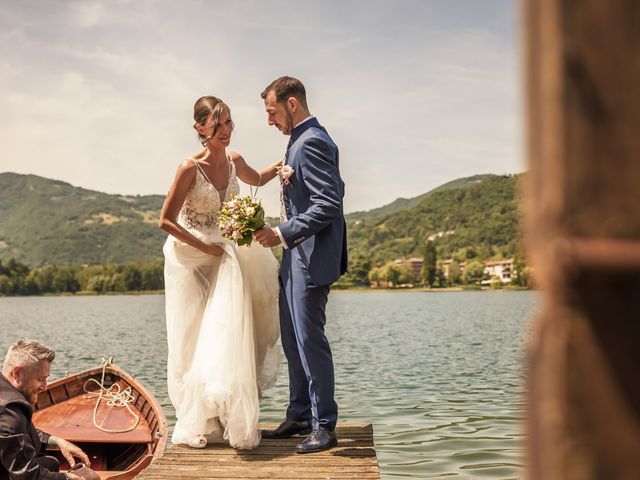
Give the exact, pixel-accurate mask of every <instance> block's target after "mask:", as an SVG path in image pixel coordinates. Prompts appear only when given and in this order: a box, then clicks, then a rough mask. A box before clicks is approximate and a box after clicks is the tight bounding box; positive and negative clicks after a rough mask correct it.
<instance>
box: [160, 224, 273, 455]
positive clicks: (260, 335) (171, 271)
mask: <svg viewBox="0 0 640 480" xmlns="http://www.w3.org/2000/svg"><path fill="white" fill-rule="evenodd" d="M199 236H200V238H201V239H202V240H204V241H205V242H207V243H218V244H221V245H222V246H223V247H224V251H225V253H224V254H222V255H221V256H213V255H207V254H205V253H203V252H201V251H200V250H198V249H196V248H193V247H191V246H190V245H187V244H186V243H183V242H181V241H179V240H177V239H175V238H174V237H172V236H169V238H168V239H167V241H166V243H165V245H164V249H163V251H164V256H165V270H164V274H165V297H166V319H167V341H168V347H169V352H168V353H169V355H168V362H167V381H168V389H169V397H170V399H171V401H172V403H173V405H174V407H175V410H176V417H177V423H176V425H175V427H174V432H173V438H172V440H173V442H174V443H185V439H189V438H194V437H196V436H197V435H201V434H205V435H214V436H215V434H216V430H219V431H220V432H219V433H221V434H222V436H223V438H224V440H226V441H228V442H229V444H230V445H231V446H232V447H235V448H239V449H250V448H254V447H255V446H257V445H258V443H259V442H260V434H259V432H258V428H257V425H258V419H259V416H260V408H259V397H260V395H261V392H262V390H265V389H267V388H269V387H270V386H272V385H273V384H274V383H275V380H276V377H277V375H278V371H279V369H280V365H281V358H280V349H279V347H278V346H277V345H276V342H277V340H278V337H279V334H280V330H279V319H278V291H279V287H278V273H277V269H278V265H277V261H276V259H275V257H274V256H273V254H272V253H271V251H270V250H269V249H265V248H263V247H262V246H260V245H259V244H257V243H255V242H254V243H253V244H252V245H251V246H250V247H246V246H243V247H237V246H236V245H235V244H234V243H233V242H230V241H228V240H226V239H224V238H223V237H221V236H220V235H219V234H217V233H215V234H209V235H199Z"/></svg>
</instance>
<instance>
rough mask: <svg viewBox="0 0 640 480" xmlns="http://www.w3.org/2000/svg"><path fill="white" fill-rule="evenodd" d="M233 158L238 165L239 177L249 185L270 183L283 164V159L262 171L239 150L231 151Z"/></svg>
mask: <svg viewBox="0 0 640 480" xmlns="http://www.w3.org/2000/svg"><path fill="white" fill-rule="evenodd" d="M231 160H233V163H235V165H236V174H237V175H238V178H239V179H240V180H242V181H243V182H244V183H246V184H248V185H254V186H255V185H258V186H262V185H265V184H266V183H269V181H271V179H273V177H275V176H276V175H277V174H278V168H280V167H281V166H282V160H278V161H277V162H274V163H272V164H271V165H269V166H267V167H265V168H263V169H262V170H260V171H257V170H254V169H253V168H252V167H251V166H250V165H249V164H248V163H247V162H245V160H244V158H242V155H240V154H239V153H238V152H231Z"/></svg>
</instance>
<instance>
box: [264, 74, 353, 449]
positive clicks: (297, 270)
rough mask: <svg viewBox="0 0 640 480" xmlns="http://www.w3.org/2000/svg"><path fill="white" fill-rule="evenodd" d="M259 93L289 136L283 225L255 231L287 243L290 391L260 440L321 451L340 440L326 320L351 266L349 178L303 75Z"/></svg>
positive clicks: (284, 326)
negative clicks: (336, 286)
mask: <svg viewBox="0 0 640 480" xmlns="http://www.w3.org/2000/svg"><path fill="white" fill-rule="evenodd" d="M261 96H262V98H263V99H264V105H265V109H266V111H267V117H268V121H269V125H274V126H275V127H276V128H277V129H278V130H280V131H281V132H282V133H284V134H285V135H290V136H291V138H290V140H289V145H288V147H287V153H286V155H285V160H284V166H285V168H283V169H282V171H281V172H282V173H281V177H282V207H283V216H285V218H284V223H282V224H281V225H279V226H278V227H275V228H263V229H262V230H260V231H258V232H256V233H255V238H256V239H257V240H258V241H259V242H260V244H261V245H263V246H264V247H275V246H278V245H282V247H283V248H284V249H283V253H282V262H281V265H280V331H281V337H282V347H283V348H284V352H285V355H286V357H287V361H288V363H289V392H290V395H289V407H288V409H287V414H286V418H285V419H284V420H283V421H282V423H281V424H280V425H279V426H278V427H277V428H276V429H275V430H264V431H263V432H262V437H263V438H288V437H291V436H293V435H300V434H308V436H307V437H306V438H305V439H304V441H303V442H302V443H300V444H299V445H298V448H297V451H298V453H311V452H320V451H322V450H327V449H329V448H332V447H334V446H336V445H337V439H336V434H335V428H336V422H337V420H338V405H337V404H336V402H335V400H334V398H333V397H334V389H335V388H334V375H333V360H332V357H331V349H330V347H329V341H328V340H327V337H326V336H325V334H324V325H325V322H326V315H325V307H326V305H327V297H328V295H329V289H330V286H331V284H332V283H333V282H335V281H336V280H337V279H338V278H339V277H340V275H342V274H343V273H344V272H345V271H346V268H347V240H346V234H347V232H346V224H345V221H344V215H343V212H342V198H343V197H344V182H343V181H342V179H341V178H340V170H339V166H338V147H336V145H335V143H333V141H332V140H331V137H329V134H328V133H327V131H326V130H325V129H324V127H322V126H320V124H319V123H318V120H316V118H315V117H313V116H311V115H310V114H309V109H308V107H307V99H306V92H305V88H304V86H303V85H302V83H301V82H300V80H297V79H295V78H292V77H280V78H278V79H277V80H274V81H273V82H272V83H271V84H270V85H269V86H268V87H267V88H265V90H264V92H262V95H261ZM287 167H288V168H287Z"/></svg>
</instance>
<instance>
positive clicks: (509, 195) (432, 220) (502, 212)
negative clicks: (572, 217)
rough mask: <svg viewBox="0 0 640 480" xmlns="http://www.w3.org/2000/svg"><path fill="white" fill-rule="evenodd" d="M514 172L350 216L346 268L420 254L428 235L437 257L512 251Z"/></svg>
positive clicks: (483, 256) (516, 249)
mask: <svg viewBox="0 0 640 480" xmlns="http://www.w3.org/2000/svg"><path fill="white" fill-rule="evenodd" d="M519 177H520V176H519V175H505V176H497V175H490V176H486V177H485V178H483V179H482V180H481V181H480V182H474V183H470V182H465V181H463V182H460V183H457V184H456V183H453V182H452V183H453V185H458V186H459V188H456V187H453V188H439V189H436V190H434V191H432V192H429V193H428V194H427V195H426V196H424V197H423V198H422V200H421V201H420V202H419V203H417V204H416V205H415V206H412V207H410V208H407V209H404V210H401V211H396V212H394V213H392V214H387V215H378V216H375V217H370V218H365V219H363V220H359V221H356V222H354V223H353V224H351V225H350V228H349V229H348V235H349V253H350V255H351V260H352V262H351V266H352V269H353V270H355V271H356V272H360V273H359V275H360V276H362V272H363V271H367V270H370V269H371V268H373V267H375V266H379V265H382V264H384V263H386V262H388V261H391V260H395V259H397V258H401V257H411V256H418V257H422V256H423V252H424V246H425V243H426V242H427V241H428V240H430V239H431V240H433V241H434V245H435V247H436V252H437V257H438V259H439V260H444V259H447V258H451V257H454V258H456V259H458V260H460V261H465V260H469V259H473V258H477V259H480V260H484V259H488V258H493V257H497V258H499V257H503V258H508V257H513V256H516V255H517V254H518V252H519V248H520V246H519V233H518V230H519V229H518V206H517V184H518V181H519ZM471 178H473V177H471ZM463 180H468V179H463ZM447 185H451V184H447ZM354 280H355V279H354Z"/></svg>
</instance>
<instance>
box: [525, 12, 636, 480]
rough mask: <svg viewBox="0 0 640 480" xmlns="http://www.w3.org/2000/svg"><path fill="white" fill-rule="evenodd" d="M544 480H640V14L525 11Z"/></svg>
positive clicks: (535, 439)
mask: <svg viewBox="0 0 640 480" xmlns="http://www.w3.org/2000/svg"><path fill="white" fill-rule="evenodd" d="M524 27H525V37H524V43H525V52H526V81H527V86H526V87H527V121H528V125H527V132H528V157H529V170H530V172H529V173H528V174H527V176H526V177H527V178H526V180H525V181H526V186H525V188H526V193H527V202H526V212H525V213H526V218H527V231H526V238H527V247H528V252H529V257H530V261H531V262H532V264H533V266H534V270H535V271H536V274H537V275H536V276H537V280H538V284H539V286H540V287H541V288H542V289H543V295H542V296H543V302H542V313H541V314H540V315H539V317H538V318H537V319H536V320H535V324H534V328H533V332H532V337H531V340H530V344H529V360H528V362H529V363H528V391H529V393H528V434H527V438H528V469H527V476H528V478H529V479H531V480H533V479H535V480H538V479H540V480H556V479H563V480H564V479H581V480H582V479H606V480H612V479H629V480H631V479H633V480H636V479H638V478H640V2H638V0H612V1H603V0H581V1H560V0H525V2H524Z"/></svg>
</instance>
